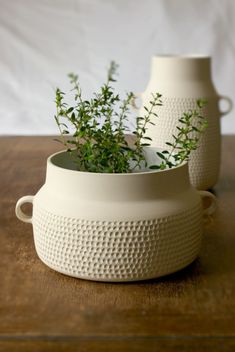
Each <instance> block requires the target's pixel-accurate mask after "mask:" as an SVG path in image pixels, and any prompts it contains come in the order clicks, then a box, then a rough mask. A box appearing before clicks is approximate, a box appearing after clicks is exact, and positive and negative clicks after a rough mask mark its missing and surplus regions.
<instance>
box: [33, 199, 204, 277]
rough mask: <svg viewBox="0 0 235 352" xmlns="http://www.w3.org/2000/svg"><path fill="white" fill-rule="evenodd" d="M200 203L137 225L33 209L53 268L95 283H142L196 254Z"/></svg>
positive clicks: (39, 246) (40, 244)
mask: <svg viewBox="0 0 235 352" xmlns="http://www.w3.org/2000/svg"><path fill="white" fill-rule="evenodd" d="M201 212H202V209H201V204H197V205H195V206H193V207H192V208H191V209H187V210H186V211H182V212H181V213H177V214H175V215H171V216H166V217H161V218H157V219H148V220H137V221H94V220H87V219H77V218H68V217H64V216H59V215H58V214H53V213H51V212H48V211H47V210H45V209H40V208H39V207H38V206H35V207H34V221H33V227H34V238H35V246H36V250H37V253H38V255H39V257H40V258H41V260H42V261H43V262H44V263H45V264H46V265H48V266H49V267H50V268H52V269H54V270H56V271H59V272H61V273H63V274H66V275H69V276H73V277H78V278H83V279H87V280H94V281H110V282H112V281H113V282H123V281H139V280H146V279H151V278H156V277H160V276H163V275H167V274H170V273H173V272H175V271H178V270H180V269H182V268H184V267H185V266H187V265H188V264H190V263H191V262H192V261H193V260H194V259H195V258H196V257H197V255H198V253H199V250H200V244H201V236H202V226H199V224H200V223H201V220H202V214H201Z"/></svg>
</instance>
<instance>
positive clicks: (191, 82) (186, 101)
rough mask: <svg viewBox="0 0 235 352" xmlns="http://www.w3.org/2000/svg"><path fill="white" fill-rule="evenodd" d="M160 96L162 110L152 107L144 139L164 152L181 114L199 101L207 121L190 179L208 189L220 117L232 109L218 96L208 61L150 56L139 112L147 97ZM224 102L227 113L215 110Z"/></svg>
mask: <svg viewBox="0 0 235 352" xmlns="http://www.w3.org/2000/svg"><path fill="white" fill-rule="evenodd" d="M153 92H159V93H161V94H162V96H163V97H162V100H163V106H159V107H156V110H155V112H156V113H157V114H158V116H159V117H158V118H157V120H155V123H156V125H155V126H152V125H151V126H150V127H149V129H148V133H147V134H148V136H149V137H151V138H152V145H153V146H158V147H161V148H167V146H166V145H165V142H167V141H169V142H172V141H173V137H172V134H175V133H176V132H177V129H176V126H177V124H178V119H179V118H180V116H181V114H182V113H183V112H186V111H188V110H189V109H194V108H196V100H197V99H198V98H203V99H206V100H207V102H208V103H207V105H206V107H205V108H204V109H203V113H204V115H205V116H206V117H207V120H208V128H207V130H206V131H205V133H204V134H203V135H202V136H201V140H200V147H199V148H198V149H197V150H196V151H193V152H192V154H191V158H190V163H189V171H190V179H191V182H192V184H193V186H194V187H195V188H197V189H201V190H206V189H210V188H212V187H213V186H214V185H215V184H216V182H217V180H218V176H219V169H220V147H221V146H220V145H221V136H220V117H221V116H223V115H225V114H227V113H228V112H230V111H231V109H232V101H231V99H229V98H228V97H224V96H219V95H218V94H217V92H216V90H215V87H214V85H213V82H212V78H211V58H210V57H206V56H200V55H191V56H190V55H186V56H174V55H172V56H171V55H169V56H154V57H153V58H152V65H151V74H150V80H149V82H148V85H147V87H146V90H145V92H144V93H142V94H141V98H142V108H141V109H140V110H141V111H140V114H142V113H144V110H143V106H144V105H145V106H148V102H149V100H150V98H151V93H153ZM222 99H223V100H226V101H227V104H228V109H227V111H223V112H221V111H220V109H219V102H220V100H222Z"/></svg>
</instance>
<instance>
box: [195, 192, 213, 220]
mask: <svg viewBox="0 0 235 352" xmlns="http://www.w3.org/2000/svg"><path fill="white" fill-rule="evenodd" d="M198 193H199V194H200V196H201V198H202V199H203V198H209V199H210V204H209V206H208V207H207V208H204V209H203V214H204V215H207V216H210V215H212V214H213V213H214V212H215V210H216V197H215V196H214V194H212V193H210V192H208V191H198Z"/></svg>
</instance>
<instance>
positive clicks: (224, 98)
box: [219, 95, 233, 117]
mask: <svg viewBox="0 0 235 352" xmlns="http://www.w3.org/2000/svg"><path fill="white" fill-rule="evenodd" d="M219 100H225V101H226V102H227V103H228V109H227V110H225V111H220V116H221V117H222V116H224V115H227V114H229V113H230V112H231V111H232V110H233V101H232V99H231V98H229V97H227V96H224V95H220V96H219Z"/></svg>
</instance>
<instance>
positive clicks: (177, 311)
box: [0, 136, 235, 352]
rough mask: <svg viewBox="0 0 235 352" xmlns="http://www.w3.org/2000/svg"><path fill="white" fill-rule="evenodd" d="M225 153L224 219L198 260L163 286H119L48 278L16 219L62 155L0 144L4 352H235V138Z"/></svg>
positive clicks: (34, 141) (32, 144)
mask: <svg viewBox="0 0 235 352" xmlns="http://www.w3.org/2000/svg"><path fill="white" fill-rule="evenodd" d="M222 147H223V148H222V157H223V158H222V160H223V161H222V168H221V176H220V181H219V183H218V185H217V186H216V187H215V189H214V192H215V194H216V195H217V197H218V209H217V211H216V214H215V217H214V219H213V220H212V221H211V223H210V224H208V225H207V227H206V228H205V236H204V240H203V245H202V249H201V253H200V256H199V258H198V259H197V260H196V261H195V262H194V263H193V264H191V265H190V266H189V267H187V268H186V269H184V270H182V271H180V272H178V273H176V274H173V275H169V276H167V277H164V278H161V279H156V280H150V281H145V282H139V283H125V284H120V283H118V284H112V283H98V282H91V281H85V280H79V279H74V278H70V277H66V276H64V275H62V274H59V273H56V272H55V271H53V270H51V269H49V268H48V267H47V266H45V265H44V264H43V263H42V262H41V261H40V260H39V258H38V257H37V254H36V252H35V248H34V242H33V234H32V227H31V225H30V224H25V223H22V222H20V221H19V220H18V219H17V218H16V217H15V212H14V208H15V203H16V201H17V200H18V198H20V197H21V196H23V195H27V194H35V193H36V192H37V191H38V189H39V187H40V186H41V185H42V184H43V183H44V178H45V167H46V157H47V156H49V155H50V154H51V153H53V152H55V151H57V150H59V149H60V148H61V146H60V145H59V144H57V143H56V142H53V140H52V138H51V137H2V138H0V150H1V153H0V172H1V173H0V351H3V352H8V351H13V352H15V351H17V352H18V351H24V352H27V351H30V352H32V351H33V352H38V351H58V352H60V351H63V352H64V351H66V352H70V351H115V352H116V351H130V352H132V351H138V352H139V351H160V352H161V351H169V352H171V351H180V352H184V351H187V352H190V351H200V352H203V351H213V352H217V351H235V136H234V137H232V136H226V137H223V146H222ZM27 211H30V209H27Z"/></svg>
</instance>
